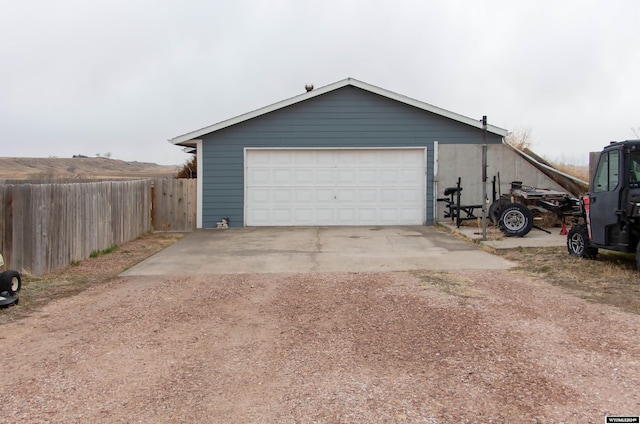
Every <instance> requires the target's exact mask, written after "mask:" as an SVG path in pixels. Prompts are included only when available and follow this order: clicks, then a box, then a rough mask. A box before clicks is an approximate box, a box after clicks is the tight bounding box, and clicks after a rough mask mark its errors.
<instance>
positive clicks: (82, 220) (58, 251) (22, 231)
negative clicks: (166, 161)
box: [0, 179, 196, 276]
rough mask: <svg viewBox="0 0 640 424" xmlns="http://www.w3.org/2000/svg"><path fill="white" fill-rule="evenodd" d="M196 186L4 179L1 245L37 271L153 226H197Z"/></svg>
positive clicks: (9, 259) (12, 260)
mask: <svg viewBox="0 0 640 424" xmlns="http://www.w3.org/2000/svg"><path fill="white" fill-rule="evenodd" d="M152 187H155V189H154V192H155V193H156V195H155V196H153V195H152ZM195 191H196V182H195V180H176V179H156V180H130V181H101V182H85V183H62V184H42V183H39V184H29V183H22V184H5V185H0V219H1V220H2V222H0V225H1V226H2V227H1V228H0V251H1V252H2V254H3V255H4V257H5V262H6V264H7V267H9V268H12V269H17V270H20V271H22V272H27V273H30V274H32V275H36V276H37V275H42V274H44V273H46V272H48V271H51V270H54V269H57V268H60V267H63V266H66V265H68V264H70V263H71V262H72V261H76V260H80V259H84V258H87V257H89V256H90V255H91V253H92V252H94V251H100V250H104V249H107V248H109V247H111V246H114V245H119V244H121V243H124V242H126V241H129V240H133V239H135V238H137V237H139V236H140V235H141V234H144V233H145V232H148V231H150V230H151V229H152V228H155V229H156V230H164V231H168V230H171V231H192V230H193V229H194V228H195V214H196V212H195V203H196V200H195V199H196V192H195ZM152 202H153V204H152ZM152 216H153V220H154V221H153V222H152Z"/></svg>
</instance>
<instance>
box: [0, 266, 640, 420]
mask: <svg viewBox="0 0 640 424" xmlns="http://www.w3.org/2000/svg"><path fill="white" fill-rule="evenodd" d="M639 329H640V317H639V316H637V315H633V314H627V313H623V312H620V311H618V310H616V309H615V308H612V307H609V306H605V305H599V304H592V303H587V302H586V301H584V300H582V299H579V298H577V297H575V296H574V295H572V294H570V293H568V292H566V291H563V290H562V289H560V288H557V287H553V286H550V285H548V284H546V283H544V282H540V281H535V280H532V279H530V278H529V277H525V276H522V275H519V274H517V273H516V272H513V271H459V272H455V271H454V272H433V271H430V272H427V271H414V272H389V273H311V274H245V275H221V276H211V275H209V276H192V277H189V278H167V277H127V278H119V279H117V280H114V281H112V282H110V283H108V284H106V285H101V286H99V287H94V288H92V289H89V290H87V291H85V292H83V293H81V294H79V295H77V296H73V297H69V298H66V299H62V300H58V301H54V302H51V303H50V304H48V305H47V306H45V307H44V308H43V309H42V310H41V311H39V312H37V313H35V314H33V315H32V316H30V317H28V318H26V319H22V320H19V321H16V322H14V323H11V324H9V325H6V326H5V327H4V328H3V333H2V344H1V346H0V355H1V357H2V361H3V362H2V363H3V364H5V373H4V376H3V378H2V380H1V382H0V388H1V391H2V393H3V397H2V402H0V422H29V423H49V422H56V423H58V422H64V423H87V422H92V423H115V422H122V423H125V422H126V423H162V422H175V423H178V422H181V423H195V422H205V423H218V422H219V423H312V422H321V423H334V422H340V423H365V422H380V423H404V422H407V423H449V422H451V423H453V422H455V423H458V422H473V423H478V422H545V423H552V422H556V423H558V422H580V423H585V422H594V423H601V422H604V419H605V416H606V415H629V414H631V415H638V414H640V394H639V393H638V387H639V386H640V346H639V343H638V342H639V340H640V338H639Z"/></svg>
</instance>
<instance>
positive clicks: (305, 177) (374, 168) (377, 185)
mask: <svg viewBox="0 0 640 424" xmlns="http://www.w3.org/2000/svg"><path fill="white" fill-rule="evenodd" d="M246 158H247V170H246V178H245V181H246V193H247V195H246V202H247V204H246V210H247V213H246V216H247V220H246V225H250V226H253V225H420V224H424V221H425V214H426V200H425V199H426V181H425V179H426V177H425V154H424V149H318V150H314V149H290V150H289V149H274V150H268V149H264V150H263V149H255V150H252V149H248V150H247V154H246Z"/></svg>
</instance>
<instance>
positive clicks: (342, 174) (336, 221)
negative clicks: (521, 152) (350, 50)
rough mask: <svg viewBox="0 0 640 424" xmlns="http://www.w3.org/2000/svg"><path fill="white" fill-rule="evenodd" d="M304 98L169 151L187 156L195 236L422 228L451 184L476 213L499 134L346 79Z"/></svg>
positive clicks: (203, 131) (186, 137)
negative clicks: (488, 156) (193, 165)
mask: <svg viewBox="0 0 640 424" xmlns="http://www.w3.org/2000/svg"><path fill="white" fill-rule="evenodd" d="M300 88H302V87H300ZM304 89H305V92H304V93H301V94H298V95H296V96H294V97H290V98H287V99H284V100H282V101H280V102H277V103H272V104H270V105H267V106H264V107H262V108H259V109H255V110H252V111H250V112H247V113H245V114H242V115H238V116H236V117H233V118H230V119H227V120H225V121H220V122H218V123H216V124H213V125H209V126H207V127H203V128H200V129H197V130H194V131H191V132H189V133H186V134H183V135H180V136H178V137H175V138H173V139H171V140H170V142H171V143H173V144H175V145H178V146H182V147H185V148H187V149H188V150H189V151H191V152H192V153H195V154H196V158H197V175H198V186H197V187H198V188H197V196H198V197H197V216H196V220H197V228H216V227H218V223H220V222H222V221H223V220H224V221H225V222H227V223H228V225H229V226H230V227H255V226H280V227H284V226H353V225H359V226H373V225H375V226H392V225H432V224H434V223H435V222H436V220H437V217H438V214H439V213H440V212H439V211H438V208H437V198H438V193H439V192H441V191H442V190H441V188H442V187H447V186H450V185H452V184H455V181H456V180H457V178H458V177H462V178H463V181H464V184H465V192H464V201H465V202H473V203H477V200H475V199H476V198H478V197H479V196H480V195H481V193H482V192H481V190H480V191H479V190H478V189H479V184H478V181H479V175H480V169H481V163H480V161H481V155H480V154H479V153H478V152H479V150H478V149H479V148H480V147H481V144H482V143H483V140H485V142H486V143H487V145H490V146H493V148H494V149H496V151H497V150H499V149H500V148H501V145H502V140H503V137H504V136H505V135H506V134H507V131H506V130H504V129H501V128H498V127H493V126H491V125H489V126H487V131H486V134H484V135H485V136H486V137H484V138H483V125H482V122H480V121H479V120H478V119H473V118H469V117H466V116H463V115H459V114H457V113H454V112H450V111H448V110H445V109H442V108H439V107H437V106H433V105H431V104H428V103H424V102H421V101H419V100H415V99H412V98H410V97H407V96H404V95H400V94H397V93H394V92H392V91H389V90H385V89H383V88H380V87H376V86H374V85H371V84H367V83H365V82H362V81H358V80H355V79H353V78H347V79H345V80H342V81H338V82H335V83H332V84H329V85H326V86H323V87H320V88H313V87H312V86H309V85H308V86H305V87H304ZM495 163H496V164H498V165H499V166H502V165H503V164H504V163H508V160H503V161H500V162H498V161H496V162H495ZM498 170H499V169H498ZM494 173H495V172H494Z"/></svg>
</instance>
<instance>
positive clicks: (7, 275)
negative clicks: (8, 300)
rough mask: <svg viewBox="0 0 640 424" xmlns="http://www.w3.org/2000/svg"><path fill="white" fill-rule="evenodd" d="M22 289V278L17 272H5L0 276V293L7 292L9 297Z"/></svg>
mask: <svg viewBox="0 0 640 424" xmlns="http://www.w3.org/2000/svg"><path fill="white" fill-rule="evenodd" d="M21 288H22V278H20V273H18V271H13V270H9V271H5V272H3V273H2V274H0V292H4V291H6V292H9V294H10V295H14V294H16V293H17V292H19V291H20V289H21Z"/></svg>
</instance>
